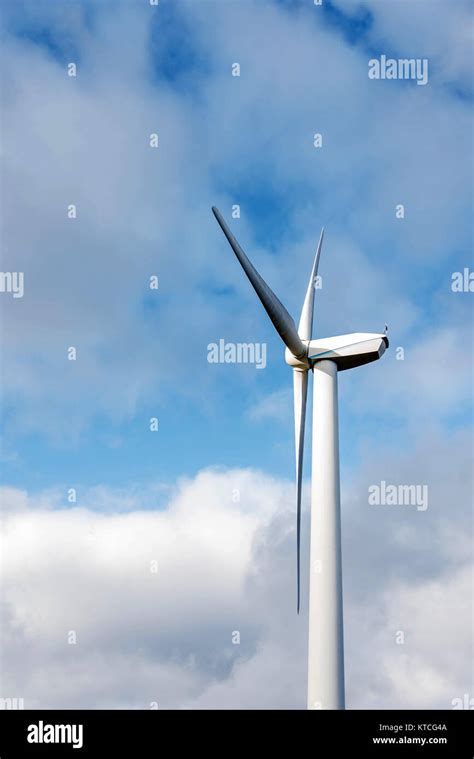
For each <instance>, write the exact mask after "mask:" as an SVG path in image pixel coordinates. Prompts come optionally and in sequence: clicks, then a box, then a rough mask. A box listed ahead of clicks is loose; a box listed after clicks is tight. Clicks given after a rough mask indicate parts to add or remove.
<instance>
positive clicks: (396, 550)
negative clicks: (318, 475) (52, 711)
mask: <svg viewBox="0 0 474 759" xmlns="http://www.w3.org/2000/svg"><path fill="white" fill-rule="evenodd" d="M2 43H3V50H4V54H3V59H4V74H3V82H2V85H3V86H2V108H3V114H4V115H3V123H2V133H1V147H2V158H3V167H2V172H1V177H2V204H3V213H2V219H1V222H2V230H1V243H2V271H4V272H23V273H24V294H23V297H18V298H15V297H13V293H11V292H2V293H0V306H1V309H2V361H1V385H2V395H3V422H4V424H3V438H2V471H3V481H4V483H5V487H4V489H3V493H2V505H3V519H2V548H3V552H2V576H3V580H2V593H1V602H2V603H1V608H2V659H1V674H2V693H1V694H0V696H2V697H4V698H6V697H17V698H23V699H24V701H25V706H26V707H27V708H34V707H44V708H55V707H64V708H74V707H83V708H107V707H109V708H124V707H130V708H140V709H142V708H143V709H148V708H150V705H158V706H159V708H191V709H194V708H205V709H207V708H210V709H212V708H235V709H242V708H285V709H286V708H291V709H293V708H304V706H305V699H306V682H305V666H306V646H307V615H306V612H305V610H304V609H305V600H306V601H307V582H306V578H305V580H304V583H303V613H302V614H301V615H300V616H299V617H297V616H296V613H295V505H294V484H293V476H294V473H293V466H294V452H293V437H292V436H293V428H292V418H291V414H292V407H291V403H292V400H291V373H290V372H289V370H288V367H287V366H286V365H285V363H284V361H283V348H282V343H281V341H280V340H279V338H278V337H277V336H276V334H275V333H274V331H273V327H272V325H271V323H270V322H269V320H268V318H267V317H266V315H265V314H264V312H263V310H262V308H261V306H260V304H259V303H258V301H257V299H256V297H255V294H254V293H253V291H252V290H251V288H250V287H249V284H248V282H247V281H246V280H245V278H244V276H243V274H242V272H241V271H240V270H239V268H238V265H237V264H236V262H235V260H234V258H233V256H232V253H231V251H230V249H229V248H228V245H227V243H226V241H225V239H224V238H223V236H222V233H221V231H220V230H219V228H218V226H217V224H216V222H215V219H214V218H213V216H212V214H211V211H210V207H211V205H216V206H218V207H219V208H220V210H221V211H222V213H223V214H224V216H225V217H226V218H227V220H228V221H229V222H230V223H231V225H232V228H233V230H234V232H235V234H236V235H237V237H238V239H239V240H240V242H241V243H242V245H243V246H244V248H245V249H246V251H247V253H248V254H249V256H250V257H251V258H252V260H253V262H254V263H255V265H256V266H257V268H258V269H259V271H260V272H261V273H262V275H263V276H264V277H265V278H266V279H267V281H268V282H269V284H270V286H271V287H272V288H273V289H274V290H275V292H276V293H277V294H278V296H279V297H280V298H281V299H282V300H283V301H284V303H285V305H286V306H287V308H288V310H289V311H290V312H291V313H292V314H293V315H294V316H295V317H298V315H299V310H300V308H301V303H302V299H303V295H304V292H305V289H306V282H307V277H308V275H309V270H310V266H311V262H312V256H313V254H314V249H315V244H316V242H317V239H318V236H319V231H320V228H321V226H323V225H324V227H325V242H324V248H323V254H322V258H321V266H320V274H321V275H322V288H321V289H320V290H318V291H317V292H316V296H317V299H316V317H315V328H316V335H317V336H322V335H327V334H342V333H344V332H351V331H375V332H377V331H382V330H383V328H384V325H385V323H387V324H388V325H389V335H390V341H391V345H390V350H389V351H388V352H387V353H386V354H385V356H384V357H383V360H382V361H380V362H378V363H376V364H373V365H370V366H368V367H364V368H362V369H360V370H357V371H352V372H346V373H344V374H343V375H342V376H341V378H340V384H339V387H340V446H341V477H342V514H343V549H344V603H345V647H346V687H347V706H348V707H349V708H421V707H423V708H448V709H449V708H452V706H453V700H455V699H458V698H460V699H462V698H463V696H464V694H469V695H470V696H471V697H472V696H473V695H474V693H473V685H472V669H471V667H472V659H473V657H472V640H473V638H472V587H473V586H472V534H473V533H472V529H473V522H472V478H471V461H472V453H473V445H472V410H471V400H472V380H473V377H472V374H473V371H472V353H471V347H472V335H473V322H472V297H473V295H472V292H470V291H469V286H468V278H467V277H465V278H464V281H463V286H462V287H461V291H458V290H459V288H456V287H454V289H453V275H454V278H455V279H456V272H461V273H464V270H465V269H466V268H469V267H471V269H472V228H471V215H472V142H471V139H472V138H471V130H472V105H473V87H472V73H471V65H472V13H471V11H470V3H469V2H468V1H467V0H455V1H454V2H450V3H446V2H444V0H412V1H411V2H408V0H384V2H383V3H381V2H375V0H367V1H366V2H358V1H357V0H333V2H329V0H323V4H322V6H316V5H314V3H313V0H240V1H239V2H237V1H236V2H233V1H232V0H226V1H225V2H223V0H192V1H187V0H173V1H171V0H168V1H167V0H160V2H159V4H158V5H157V6H152V5H150V2H149V0H127V1H125V0H113V1H112V0H101V2H100V3H92V2H88V1H83V2H81V0H42V2H36V0H26V2H25V1H21V0H15V2H7V3H6V4H5V7H4V12H3V17H2ZM381 55H386V56H387V57H394V58H397V59H398V58H409V57H413V58H417V59H427V61H428V71H429V77H428V82H427V84H425V85H418V84H417V81H416V80H413V79H411V80H393V79H392V80H388V79H386V80H374V79H370V78H369V76H368V62H369V60H371V59H373V58H380V56H381ZM71 63H72V64H74V65H75V68H76V71H75V73H76V76H70V75H69V74H70V73H71V66H70V64H71ZM236 63H238V64H239V67H240V76H233V67H234V73H235V64H236ZM154 134H156V135H158V147H152V146H151V145H150V135H154ZM315 134H320V135H321V138H322V145H321V147H315V145H314V135H315ZM72 205H73V206H75V209H76V218H70V214H68V209H69V208H70V207H71V206H72ZM400 205H402V206H403V209H404V214H403V218H400V213H399V212H398V213H397V207H399V206H400ZM235 206H239V207H240V218H232V209H233V207H235ZM468 274H469V272H468ZM153 276H157V277H158V281H159V287H158V289H157V290H151V289H150V277H153ZM221 339H223V340H225V341H227V342H253V343H264V344H265V345H266V347H267V362H266V367H265V368H264V369H262V370H258V369H257V368H256V367H255V365H252V364H246V365H245V364H213V363H209V361H208V345H209V344H210V343H212V342H218V341H219V340H221ZM70 348H74V349H75V355H76V360H69V358H70V351H69V349H70ZM68 351H69V353H68ZM152 418H156V419H157V420H158V429H157V430H156V431H153V430H151V429H150V419H152ZM306 464H309V459H308V460H307V462H306ZM305 474H306V477H308V476H309V466H308V465H306V470H305ZM381 481H385V482H387V483H393V484H402V485H418V486H420V487H422V486H426V487H427V492H428V502H427V508H425V509H421V508H417V506H416V505H411V506H410V505H385V506H384V505H379V506H374V505H371V504H369V500H368V489H369V487H370V486H371V485H374V484H375V485H376V484H380V482H381ZM74 498H75V500H74ZM308 523H309V490H308V482H306V486H305V493H304V525H303V536H304V537H303V541H304V557H303V566H307V557H308V526H309V524H308Z"/></svg>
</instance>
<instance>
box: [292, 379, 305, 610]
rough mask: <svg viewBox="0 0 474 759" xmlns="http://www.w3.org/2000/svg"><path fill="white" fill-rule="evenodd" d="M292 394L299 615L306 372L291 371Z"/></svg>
mask: <svg viewBox="0 0 474 759" xmlns="http://www.w3.org/2000/svg"><path fill="white" fill-rule="evenodd" d="M293 392H294V403H295V450H296V589H297V601H296V609H297V612H298V614H299V613H300V596H301V592H300V547H301V546H300V543H301V540H300V538H301V486H302V482H303V446H304V427H305V418H306V396H307V393H308V372H307V371H300V370H299V369H293Z"/></svg>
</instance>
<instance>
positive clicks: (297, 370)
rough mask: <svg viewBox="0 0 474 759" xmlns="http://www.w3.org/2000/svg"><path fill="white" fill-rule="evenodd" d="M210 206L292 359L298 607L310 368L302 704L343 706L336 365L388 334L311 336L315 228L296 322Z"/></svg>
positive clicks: (357, 357)
mask: <svg viewBox="0 0 474 759" xmlns="http://www.w3.org/2000/svg"><path fill="white" fill-rule="evenodd" d="M212 211H213V213H214V216H215V217H216V219H217V221H218V222H219V225H220V227H221V229H222V231H223V232H224V234H225V236H226V237H227V239H228V241H229V243H230V245H231V247H232V249H233V251H234V253H235V255H236V256H237V258H238V260H239V263H240V264H241V266H242V268H243V270H244V272H245V273H246V275H247V277H248V278H249V280H250V282H251V284H252V286H253V288H254V290H255V292H256V293H257V295H258V297H259V298H260V300H261V302H262V305H263V307H264V308H265V310H266V312H267V314H268V315H269V317H270V319H271V320H272V322H273V325H274V327H275V329H276V331H277V332H278V334H279V335H280V337H281V339H282V340H283V342H284V343H285V345H286V350H285V360H286V363H287V364H289V365H290V366H292V367H293V387H294V409H295V443H296V514H297V516H296V535H297V537H296V541H297V550H296V563H297V567H296V569H297V610H298V612H299V608H300V533H301V483H302V465H303V442H304V428H305V414H306V396H307V390H308V372H309V371H310V370H311V371H312V372H313V376H314V382H313V391H314V398H313V449H312V482H311V548H310V583H309V641H308V709H344V637H343V615H342V560H341V513H340V493H339V438H338V411H337V373H338V371H342V370H344V369H351V368H353V367H355V366H361V365H362V364H368V363H369V362H370V361H376V360H377V359H378V358H380V357H381V356H382V354H383V353H384V352H385V349H386V348H387V347H388V338H387V335H386V334H385V333H384V334H373V333H361V332H355V333H352V334H349V335H338V336H337V337H327V338H318V339H317V340H313V339H312V331H313V304H314V285H315V278H316V276H317V273H318V264H319V256H320V253H321V245H322V241H323V232H321V237H320V238H319V243H318V247H317V250H316V256H315V259H314V263H313V268H312V270H311V276H310V279H309V284H308V289H307V291H306V296H305V299H304V303H303V309H302V311H301V318H300V323H299V326H298V329H296V325H295V323H294V321H293V319H292V318H291V316H290V314H289V313H288V311H287V310H286V308H285V307H284V306H283V304H282V303H280V301H279V300H278V298H277V297H276V295H275V294H274V293H273V292H272V290H271V289H270V288H269V287H268V285H267V284H266V282H264V280H263V279H262V277H261V276H260V274H259V273H258V272H257V270H256V269H255V268H254V267H253V266H252V264H251V263H250V261H249V259H248V258H247V256H246V255H245V253H244V251H243V250H242V248H241V247H240V245H239V243H238V242H237V240H236V239H235V237H234V236H233V234H232V233H231V231H230V230H229V228H228V226H227V224H226V223H225V221H224V219H223V218H222V216H221V214H220V212H219V211H218V210H217V208H213V209H212Z"/></svg>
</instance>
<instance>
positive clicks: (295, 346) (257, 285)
mask: <svg viewBox="0 0 474 759" xmlns="http://www.w3.org/2000/svg"><path fill="white" fill-rule="evenodd" d="M212 212H213V214H214V216H215V217H216V219H217V221H218V222H219V225H220V227H221V229H222V231H223V232H224V234H225V236H226V237H227V239H228V241H229V243H230V245H231V247H232V250H233V251H234V253H235V255H236V256H237V258H238V260H239V263H240V265H241V266H242V269H243V270H244V272H245V273H246V275H247V277H248V278H249V280H250V282H251V284H252V287H253V288H254V290H255V292H256V293H257V295H258V297H259V298H260V300H261V302H262V305H263V307H264V309H265V311H266V312H267V314H268V316H269V317H270V319H271V320H272V322H273V326H274V327H275V329H276V331H277V332H278V334H279V335H280V337H281V339H282V340H283V342H284V343H285V345H286V346H287V348H289V349H290V351H291V352H292V353H293V354H294V355H295V356H296V357H297V358H304V357H305V356H306V348H305V346H304V345H303V343H302V342H301V339H300V336H299V335H298V332H297V329H296V325H295V323H294V321H293V319H292V318H291V316H290V314H289V313H288V311H287V310H286V308H285V306H284V305H283V303H280V301H279V300H278V298H277V296H276V295H275V293H274V292H273V291H272V290H271V289H270V288H269V287H268V285H267V283H266V282H265V281H264V280H263V279H262V277H261V276H260V274H259V273H258V271H257V270H256V269H255V267H254V266H253V265H252V264H251V263H250V261H249V259H248V258H247V256H246V255H245V253H244V251H243V250H242V248H241V247H240V245H239V243H238V242H237V240H236V239H235V237H234V235H233V234H232V232H231V231H230V229H229V227H228V226H227V224H226V223H225V221H224V219H223V218H222V215H221V213H220V212H219V211H218V210H217V208H215V207H214V206H213V207H212Z"/></svg>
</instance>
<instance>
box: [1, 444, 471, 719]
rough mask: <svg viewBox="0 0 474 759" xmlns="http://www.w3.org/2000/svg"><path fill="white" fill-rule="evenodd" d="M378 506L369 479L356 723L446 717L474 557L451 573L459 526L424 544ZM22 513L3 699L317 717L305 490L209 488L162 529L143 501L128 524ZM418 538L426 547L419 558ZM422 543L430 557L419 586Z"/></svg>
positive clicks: (352, 639) (353, 638) (11, 557)
mask: <svg viewBox="0 0 474 759" xmlns="http://www.w3.org/2000/svg"><path fill="white" fill-rule="evenodd" d="M422 455H425V456H426V451H423V452H422ZM405 465H406V461H405ZM455 477H456V475H455V473H453V474H452V475H451V479H453V480H454V479H455ZM433 485H434V483H433ZM457 487H458V490H459V488H460V486H459V484H458V486H457ZM364 488H365V483H364V476H363V475H361V477H360V480H359V482H358V484H357V483H354V484H353V486H352V487H351V493H352V501H349V502H348V503H347V505H344V508H343V511H344V519H343V521H344V539H345V551H346V553H345V566H346V587H345V593H346V652H347V692H348V705H349V706H350V707H363V706H368V707H374V706H379V707H380V706H381V707H384V708H389V707H393V706H396V707H402V706H403V707H406V708H410V707H413V708H415V707H420V706H426V707H433V708H435V707H440V706H446V705H448V707H449V705H450V702H451V700H452V698H455V697H456V696H457V695H459V693H461V695H462V693H464V692H466V690H468V689H469V683H468V682H466V679H467V678H466V667H467V663H468V661H469V643H470V632H469V615H468V603H464V605H463V603H462V599H463V598H466V593H468V592H469V582H470V580H469V574H468V562H469V559H468V554H467V557H466V558H464V559H463V558H462V556H461V555H460V554H459V553H458V555H457V556H458V560H457V561H453V560H454V558H455V557H454V556H452V559H453V560H452V561H451V562H449V563H444V562H445V560H444V556H445V555H446V551H447V550H448V547H447V546H446V545H445V540H446V539H449V541H450V546H452V545H453V544H455V545H457V544H458V536H459V535H461V534H462V533H463V530H464V529H465V525H464V523H463V521H462V514H461V513H460V512H459V511H458V510H455V511H454V512H453V513H452V514H451V518H450V519H447V518H446V517H444V518H443V519H439V514H437V510H436V508H435V507H434V505H431V512H430V511H428V512H425V513H423V514H421V515H420V514H418V517H421V518H419V519H418V521H417V526H416V527H415V526H414V525H413V521H412V515H411V514H410V515H407V514H406V513H403V514H402V513H398V514H397V516H396V521H397V526H396V528H395V526H394V524H393V517H394V515H393V513H389V512H388V511H385V512H383V513H382V512H375V511H374V510H373V507H372V508H371V509H369V508H368V507H367V504H366V503H364ZM365 492H366V491H365ZM460 493H461V497H464V495H465V493H464V494H463V492H462V488H461V490H460ZM89 498H90V496H87V495H86V497H85V502H87V501H88V499H89ZM102 498H104V494H103V493H102ZM123 498H124V499H125V501H126V505H125V508H126V509H131V508H132V501H131V499H130V497H126V496H123ZM365 498H366V496H365ZM25 499H26V496H25V494H21V493H17V492H16V491H14V490H12V489H10V490H8V491H7V492H6V493H4V495H3V500H4V502H5V504H6V506H7V507H8V505H9V504H10V503H12V502H14V501H15V500H17V501H18V500H19V501H20V502H21V504H22V508H21V509H18V508H16V507H15V508H11V509H10V510H8V511H7V514H6V515H5V517H4V521H3V529H2V543H3V546H4V552H3V560H2V564H3V567H2V568H3V575H4V582H3V593H2V601H3V603H2V609H3V621H2V626H3V661H2V668H3V694H2V695H4V696H5V697H7V696H11V697H13V696H17V697H23V698H24V699H25V702H26V705H27V707H50V708H51V707H64V708H73V707H87V706H88V707H90V708H104V707H111V708H116V707H131V708H149V704H150V702H152V701H157V702H158V703H159V705H160V706H161V707H162V708H170V707H177V708H268V707H274V708H303V707H304V699H305V659H306V648H305V647H306V626H307V620H306V615H305V613H303V614H302V615H301V616H300V617H297V616H296V613H295V608H294V605H295V587H294V586H295V577H294V563H295V562H294V558H295V553H294V552H295V545H294V541H295V537H294V509H293V483H285V482H282V481H278V480H274V479H272V478H269V477H265V476H264V475H262V474H260V473H258V472H252V471H247V470H230V471H212V470H207V471H204V472H201V473H200V474H199V475H198V476H197V477H196V478H195V479H194V480H189V481H184V482H182V483H181V484H180V485H179V486H178V487H177V488H176V492H175V493H174V494H173V495H172V496H171V497H170V500H169V503H168V504H167V507H166V508H165V509H163V510H160V511H156V510H149V506H150V504H149V503H147V502H146V499H145V500H144V501H142V502H141V501H140V499H139V498H136V502H135V507H134V510H128V511H126V512H125V513H124V505H123V504H122V503H120V498H119V497H118V496H117V495H116V494H115V495H114V494H113V493H111V494H110V501H113V500H115V503H116V509H115V512H114V510H113V509H109V511H108V512H107V513H98V512H97V511H92V510H91V509H90V508H85V507H76V508H70V509H58V508H56V504H55V503H54V502H51V501H50V503H49V509H45V508H44V504H45V501H44V499H43V501H42V506H41V508H37V507H34V504H35V500H36V499H35V498H32V499H31V502H30V503H29V504H25ZM239 499H240V500H239ZM14 505H15V504H13V506H14ZM31 506H33V508H31ZM430 513H431V514H432V517H430V516H429V515H430ZM307 519H308V514H307V513H306V514H305V525H304V536H305V540H304V556H305V558H304V561H303V566H306V561H307V558H306V557H307V549H308V546H307V535H308V529H307ZM410 525H411V526H410ZM446 525H449V529H447V528H446ZM406 529H408V531H409V532H410V530H413V529H415V531H416V532H415V535H414V538H413V540H411V539H410V542H409V543H408V544H406V538H402V535H403V531H404V530H405V532H406ZM422 536H423V539H422ZM401 541H402V542H401ZM420 542H421V543H422V545H425V543H426V550H427V551H428V552H429V555H430V563H429V564H426V566H425V569H424V571H422V572H420V568H419V562H420V558H421V557H420V553H419V548H417V545H418V544H420ZM403 543H405V545H403ZM152 561H156V562H157V567H158V572H157V573H156V574H154V573H153V572H151V571H150V567H151V564H150V562H152ZM380 562H382V564H381V563H380ZM366 567H367V569H369V570H370V572H369V574H366V569H365V568H366ZM397 568H400V571H399V572H398V571H397ZM368 578H371V579H370V580H368ZM305 579H306V578H305ZM304 593H305V594H306V591H304ZM458 607H459V608H458ZM396 630H404V631H405V635H406V642H405V645H404V646H397V645H396V644H395V640H394V636H395V632H396ZM69 631H75V633H76V635H77V644H76V645H69V644H68V642H67V635H68V632H69ZM234 631H238V632H239V633H240V636H241V643H240V645H233V644H232V633H233V632H234Z"/></svg>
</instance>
